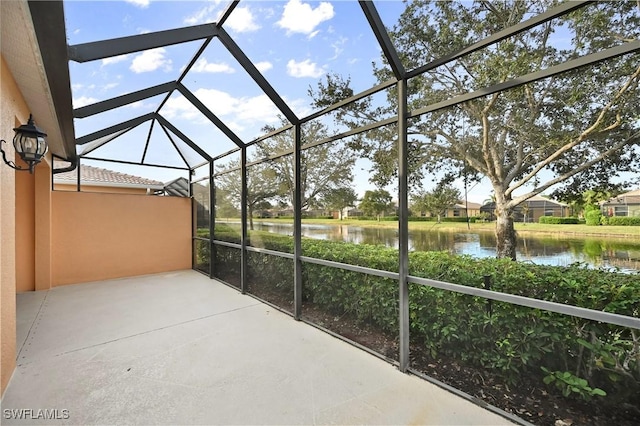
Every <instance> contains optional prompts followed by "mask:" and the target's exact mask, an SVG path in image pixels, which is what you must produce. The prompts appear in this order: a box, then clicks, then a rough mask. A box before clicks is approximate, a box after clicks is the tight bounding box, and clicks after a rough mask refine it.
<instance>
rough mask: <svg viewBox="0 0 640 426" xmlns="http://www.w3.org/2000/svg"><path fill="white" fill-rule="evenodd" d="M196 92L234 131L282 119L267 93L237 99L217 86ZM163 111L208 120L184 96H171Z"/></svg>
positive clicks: (188, 118) (192, 118)
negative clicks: (216, 87)
mask: <svg viewBox="0 0 640 426" xmlns="http://www.w3.org/2000/svg"><path fill="white" fill-rule="evenodd" d="M194 95H195V96H197V97H198V99H200V101H201V102H202V103H203V104H204V105H206V106H207V108H209V109H210V110H211V111H212V112H213V113H214V114H215V115H216V116H218V117H220V119H221V120H222V121H223V122H224V123H225V124H226V125H227V126H229V127H230V128H231V129H234V131H242V130H244V129H246V128H251V127H253V128H255V127H258V126H259V127H262V126H263V125H264V124H269V123H277V122H279V120H278V117H277V114H278V110H277V108H276V106H275V105H274V104H273V103H272V102H271V100H270V99H269V97H268V96H267V95H258V96H253V97H240V98H235V97H233V96H232V95H230V94H229V93H227V92H223V91H220V90H216V89H198V90H196V91H195V92H194ZM160 113H161V114H162V115H163V116H165V117H167V118H174V117H179V118H181V119H186V120H196V121H197V122H198V121H199V122H203V123H204V122H207V120H206V118H204V116H203V115H202V114H201V113H200V111H198V110H197V109H196V108H195V107H194V106H193V105H192V104H191V103H190V102H189V101H188V100H187V99H186V98H184V97H182V96H181V97H172V98H171V99H169V101H167V103H166V104H165V106H164V107H163V108H162V110H161V111H160ZM251 136H254V135H251Z"/></svg>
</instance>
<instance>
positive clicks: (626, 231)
mask: <svg viewBox="0 0 640 426" xmlns="http://www.w3.org/2000/svg"><path fill="white" fill-rule="evenodd" d="M254 222H276V223H277V222H281V223H291V222H293V219H291V218H285V219H276V218H269V219H254ZM302 223H309V224H311V223H313V224H322V225H353V226H365V227H377V228H397V226H398V222H389V221H381V222H378V221H376V220H354V219H343V220H339V219H303V220H302ZM469 225H470V229H471V231H478V232H494V231H495V223H494V222H489V223H471V224H469ZM515 227H516V231H517V232H518V234H520V235H525V234H544V235H564V236H575V237H582V236H588V237H603V238H631V239H634V240H640V226H608V225H607V226H587V225H548V224H541V223H516V225H515ZM409 229H424V230H439V231H450V232H462V231H466V230H467V224H466V223H460V222H443V223H436V222H409Z"/></svg>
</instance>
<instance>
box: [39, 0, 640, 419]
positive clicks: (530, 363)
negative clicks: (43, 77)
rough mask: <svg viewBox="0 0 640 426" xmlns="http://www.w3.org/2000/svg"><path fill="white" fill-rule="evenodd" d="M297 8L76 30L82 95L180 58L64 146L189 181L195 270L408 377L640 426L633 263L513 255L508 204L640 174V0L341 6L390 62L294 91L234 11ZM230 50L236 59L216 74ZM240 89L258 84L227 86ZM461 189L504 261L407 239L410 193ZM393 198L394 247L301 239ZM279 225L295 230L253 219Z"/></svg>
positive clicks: (508, 403) (91, 112)
mask: <svg viewBox="0 0 640 426" xmlns="http://www.w3.org/2000/svg"><path fill="white" fill-rule="evenodd" d="M32 3H33V5H32V6H31V7H32V9H34V8H38V7H39V8H45V7H51V6H46V5H44V4H41V5H37V4H36V3H40V2H32ZM41 3H46V2H41ZM289 3H296V4H303V5H304V3H301V2H296V1H293V2H289ZM289 3H287V4H286V5H285V3H284V2H244V1H232V2H229V3H228V4H226V5H225V6H226V7H225V8H221V9H220V10H219V12H220V13H219V14H218V15H217V17H216V18H215V20H211V21H210V22H205V23H198V24H196V25H191V26H184V27H179V28H170V29H163V30H160V31H151V32H144V33H141V34H137V33H136V32H134V31H132V33H131V34H125V35H123V36H122V37H121V38H113V39H106V40H105V39H92V40H87V41H83V42H79V43H73V42H69V46H68V59H69V71H70V74H71V84H72V88H73V89H74V91H76V90H78V89H77V88H76V87H74V76H77V75H81V74H82V73H93V72H98V71H99V68H100V67H101V66H105V64H106V63H113V62H115V61H118V60H121V59H122V58H125V57H126V55H134V54H139V55H140V54H149V55H153V54H156V55H158V54H159V52H166V51H174V52H178V53H179V54H180V55H181V56H180V57H181V58H183V59H184V64H183V65H182V66H180V64H178V63H177V61H176V63H174V64H173V71H172V73H173V74H174V76H173V77H172V78H171V79H169V80H168V81H167V80H164V81H155V80H153V79H152V78H142V77H141V76H140V75H139V74H132V75H131V76H130V77H127V76H125V77H124V79H127V78H131V79H132V81H133V79H137V80H135V81H136V84H138V85H139V88H138V89H137V90H133V91H130V92H127V93H124V94H121V95H119V96H116V97H111V98H106V99H97V98H92V99H85V102H84V104H83V105H82V106H77V103H76V107H75V109H74V110H73V117H74V123H75V134H76V137H75V145H76V148H77V152H76V156H75V157H74V156H73V155H70V156H69V158H64V159H63V160H65V161H68V162H71V163H73V164H77V165H78V166H79V167H80V174H81V173H82V165H83V164H96V163H95V162H96V161H101V162H108V164H116V163H117V164H120V165H130V166H136V167H142V166H145V167H149V168H152V169H154V170H155V169H163V170H173V171H176V172H177V173H178V175H177V176H176V178H181V180H177V181H174V182H173V183H172V185H173V186H172V188H173V190H172V192H171V193H170V194H168V195H178V196H190V197H192V199H193V268H194V269H196V270H198V271H200V272H202V273H204V274H207V275H209V276H210V277H211V278H216V279H218V280H220V281H222V282H225V283H226V284H228V285H230V286H233V287H236V288H237V289H238V290H239V291H240V292H242V293H246V294H249V295H252V296H254V297H256V298H258V299H261V300H263V301H265V302H266V303H269V304H271V305H273V306H275V307H277V308H278V309H280V310H282V311H284V312H287V313H289V314H290V315H291V316H292V317H293V318H295V319H296V320H301V321H305V322H308V323H309V324H312V325H313V326H316V327H319V328H321V329H323V330H325V331H327V332H329V333H332V334H334V335H336V336H338V337H340V338H342V339H345V340H347V341H349V342H351V343H353V344H355V345H357V346H359V347H361V348H362V349H364V350H367V351H369V352H371V353H372V354H373V355H375V356H378V357H381V358H383V359H386V360H388V361H389V362H391V363H394V364H396V365H397V366H398V368H399V369H400V370H401V371H403V372H411V373H414V374H418V375H420V376H422V377H423V378H425V379H427V380H431V381H434V382H436V383H438V384H440V385H441V386H445V387H448V388H450V389H451V390H452V391H454V392H458V393H460V394H461V395H465V397H468V398H471V399H472V400H474V401H476V402H477V401H484V403H486V404H488V405H489V406H498V407H500V408H502V409H504V410H505V411H507V412H510V413H513V414H514V415H516V416H518V417H520V418H521V419H525V420H526V421H532V422H538V421H543V422H548V421H549V420H550V419H549V418H548V417H546V416H547V413H546V411H545V410H546V406H545V403H546V404H548V403H549V402H548V401H551V403H552V404H560V403H561V404H567V406H569V407H571V408H570V410H573V411H570V412H573V413H576V414H575V416H576V417H574V419H576V421H577V422H578V423H579V422H580V421H579V420H578V419H579V418H580V415H583V416H588V415H590V416H591V417H588V419H589V420H587V421H586V422H587V423H589V422H595V423H594V424H598V423H601V424H605V423H607V422H608V421H613V422H614V423H616V424H626V423H625V422H627V423H628V424H632V423H634V422H636V421H638V419H640V398H638V395H640V318H639V316H640V276H639V275H638V274H623V273H620V272H616V271H603V270H598V269H594V268H585V267H583V266H580V265H570V266H563V267H555V266H554V267H552V266H542V265H535V264H531V263H526V262H519V261H518V260H515V261H514V260H512V258H514V257H515V248H514V247H515V241H516V240H517V236H516V235H515V232H514V228H513V219H512V215H511V213H512V212H513V211H514V209H515V208H516V207H517V206H518V205H519V204H520V203H522V202H524V201H526V200H527V199H529V198H531V197H533V196H535V195H538V194H540V193H542V192H543V191H547V192H549V191H551V190H556V191H558V194H571V193H581V192H583V191H585V190H587V189H590V188H591V187H601V186H603V185H604V184H605V183H607V182H610V181H611V179H613V178H616V177H619V176H622V177H624V176H625V174H626V176H628V174H632V175H633V173H636V175H634V176H636V177H637V169H635V167H637V165H638V163H637V160H638V158H637V156H638V145H639V143H640V142H639V140H640V136H639V135H640V133H639V132H640V121H639V117H640V103H639V102H638V99H639V96H638V95H639V92H638V82H639V81H640V54H639V51H640V4H638V3H637V2H636V1H620V2H591V1H567V2H562V1H517V2H512V1H498V2H483V1H474V2H472V1H454V2H430V1H417V0H416V1H410V2H405V3H396V2H384V1H358V2H356V1H351V2H338V3H336V4H335V5H334V6H335V8H336V10H338V8H340V11H341V13H343V14H344V16H346V17H347V18H344V19H342V20H339V21H336V22H335V24H333V25H335V26H336V28H338V26H339V25H356V23H361V24H362V25H363V28H366V30H367V31H366V34H361V40H360V41H359V43H362V46H365V44H366V43H368V44H369V45H370V46H373V45H375V51H376V54H377V55H379V57H377V58H373V59H372V61H371V62H373V63H372V66H371V69H370V74H369V75H368V76H367V78H366V79H363V78H360V77H359V76H356V75H350V74H342V73H340V72H339V71H336V70H335V69H333V68H332V66H331V63H330V62H327V64H328V65H326V66H325V67H324V68H322V70H321V72H320V73H319V74H318V75H316V77H315V80H312V84H308V81H307V83H306V84H305V85H302V86H300V85H299V83H298V82H297V81H295V82H294V80H293V78H291V79H290V80H287V79H286V78H283V79H279V78H278V79H277V84H276V83H273V82H272V80H274V81H275V79H274V77H275V76H274V75H273V72H269V71H268V69H269V67H268V66H266V65H265V64H266V62H265V61H267V60H268V59H273V60H274V61H275V58H280V57H284V56H285V55H284V53H285V52H283V51H282V50H281V49H284V48H283V47H282V46H281V45H279V44H277V43H274V44H273V45H272V46H270V49H269V51H261V52H260V51H256V49H255V48H254V47H253V46H252V44H251V43H250V42H248V41H247V40H246V39H245V38H241V37H236V36H235V35H236V34H239V32H238V31H237V30H236V28H237V27H236V26H235V25H236V24H234V25H232V23H234V19H238V18H239V17H240V15H241V14H242V15H244V14H246V13H247V11H250V10H251V8H258V7H260V8H262V9H261V11H262V12H265V9H266V8H273V9H274V10H280V9H282V8H283V7H289ZM391 3H393V4H391ZM327 5H329V6H330V4H329V3H319V4H316V3H313V4H311V5H308V7H309V10H314V8H328V7H329V6H327ZM278 8H279V9H278ZM392 8H393V13H391V12H390V10H391V9H392ZM332 10H333V9H332ZM67 15H69V13H67ZM256 16H257V15H256ZM265 16H267V14H266V13H265ZM67 19H70V18H69V17H67ZM256 19H257V20H258V21H259V18H256ZM71 29H72V27H71V25H70V23H69V22H68V23H67V32H68V34H67V37H68V39H69V40H74V37H76V36H75V35H73V34H70V33H69V32H70V30H71ZM312 39H313V36H305V37H299V38H298V39H296V40H297V41H294V39H293V38H292V39H291V40H292V43H294V42H299V43H307V42H309V43H310V40H312ZM363 48H364V47H363ZM140 52H142V53H140ZM154 52H155V53H154ZM129 58H131V56H130V57H129ZM345 60H346V59H345ZM223 63H224V64H226V65H227V66H229V67H233V68H234V70H235V72H234V73H233V74H231V73H225V72H220V73H217V74H215V79H214V80H213V83H212V82H211V81H210V80H205V79H204V78H201V77H200V74H199V73H201V72H202V71H203V70H205V69H207V67H214V66H216V65H218V66H220V64H223ZM307 64H308V63H307ZM132 67H133V65H132ZM178 68H179V69H178ZM132 69H133V68H132ZM209 69H211V68H209ZM166 74H167V73H165V74H164V75H163V76H166ZM163 78H164V77H163ZM363 81H365V82H366V81H371V82H372V84H366V85H363ZM237 87H242V88H245V87H246V88H251V90H253V93H255V96H253V97H244V98H242V100H241V101H238V100H237V99H236V100H232V99H231V98H229V97H225V96H224V94H225V92H224V90H228V91H232V89H233V88H237ZM291 87H299V90H298V93H297V97H296V98H293V97H292V96H291V95H284V94H283V92H284V91H285V89H287V90H289V89H290V88H291ZM79 93H80V92H77V93H76V94H74V98H79V97H80V94H79ZM301 99H302V101H301ZM257 102H259V103H261V104H262V105H264V108H263V109H262V110H264V111H267V112H268V113H265V114H264V115H258V114H256V115H254V116H253V117H252V118H253V119H254V121H255V123H254V125H255V126H256V129H259V131H256V132H255V135H253V136H246V135H247V132H243V127H242V125H240V124H239V121H238V120H239V118H238V116H239V115H242V114H248V113H247V111H250V110H249V109H243V108H242V106H243V103H244V104H250V103H257ZM230 103H234V104H233V105H234V108H232V109H231V110H232V111H231V112H229V110H228V109H225V106H226V107H229V104H230ZM250 115H251V114H250ZM267 115H268V117H267ZM244 118H246V117H244ZM261 120H262V121H261ZM189 122H191V123H193V124H192V125H190V124H189ZM196 127H198V128H204V129H206V131H203V132H197V131H195V130H194V129H195V128H196ZM56 167H58V166H56ZM54 173H55V170H54ZM447 179H449V180H448V182H449V183H450V182H458V183H461V182H463V181H464V183H465V185H467V183H469V182H474V179H475V180H483V181H484V182H485V184H486V185H487V187H488V188H490V189H491V190H492V192H493V196H494V200H493V202H494V203H495V205H496V215H497V222H496V234H497V239H498V243H497V244H498V247H497V253H498V255H499V256H498V257H499V258H497V259H475V258H472V257H468V256H456V255H452V254H449V253H446V252H440V251H437V252H436V251H427V252H424V251H416V250H413V248H412V247H410V245H409V237H408V230H409V222H410V220H412V219H413V216H414V212H413V210H412V209H411V208H410V207H411V206H410V201H411V200H412V199H413V198H412V197H413V196H414V195H415V194H419V193H421V192H424V188H425V185H426V183H425V182H427V183H429V182H435V181H437V182H445V183H443V184H446V182H447ZM167 180H168V179H167ZM180 182H182V186H181V183H180ZM469 185H471V183H469ZM465 188H466V186H465ZM365 189H366V190H367V191H364V190H365ZM385 191H386V194H388V195H390V197H389V198H390V199H386V201H385V200H380V199H378V200H377V201H375V200H374V204H375V202H377V203H378V204H382V207H380V208H379V209H377V210H376V209H374V211H375V212H376V213H377V214H378V215H380V216H384V217H383V218H382V219H380V220H381V222H380V223H381V224H385V225H386V226H391V227H395V228H396V229H397V239H398V243H397V247H384V246H381V245H375V244H367V243H366V241H364V242H363V243H362V244H351V243H342V242H332V241H328V240H322V239H310V238H305V237H303V236H302V232H301V230H302V226H303V221H304V220H305V219H306V218H307V217H311V216H313V217H316V218H325V219H326V220H327V221H330V220H333V221H338V222H339V219H338V218H337V217H338V216H335V218H334V219H327V217H334V214H333V213H334V212H336V211H342V210H346V209H347V208H355V207H356V206H357V205H358V203H359V202H360V201H359V200H362V198H363V197H364V195H363V193H368V194H369V196H370V197H371V198H375V197H374V196H375V195H376V194H377V195H384V192H385ZM344 194H347V196H346V200H345V196H344ZM349 194H352V197H351V198H349V196H348V195H349ZM353 194H355V196H354V195H353ZM379 198H380V197H379ZM382 198H384V197H382ZM389 218H391V219H393V220H391V221H385V220H383V219H389ZM265 220H267V221H268V220H277V221H278V223H280V224H283V225H284V226H288V227H289V229H290V232H288V233H286V234H274V233H269V232H267V231H264V230H260V229H259V227H257V226H255V224H254V222H257V221H265ZM159 232H161V230H159ZM518 389H526V392H528V395H527V396H525V397H518V396H515V395H517V392H518ZM527 397H528V398H529V401H530V402H529V403H526V404H529V405H528V406H527V405H526V404H525V403H522V401H524V400H525V399H526V398H527ZM518 398H520V399H521V401H520V400H519V401H517V402H514V401H516V400H518ZM545 401H547V402H545ZM560 401H561V402H560ZM519 403H522V404H525V406H527V408H526V409H521V408H517V409H516V408H514V407H521V406H522V405H517V404H519ZM513 404H516V405H513ZM579 413H582V414H579ZM541 419H542V420H541ZM612 419H616V420H612Z"/></svg>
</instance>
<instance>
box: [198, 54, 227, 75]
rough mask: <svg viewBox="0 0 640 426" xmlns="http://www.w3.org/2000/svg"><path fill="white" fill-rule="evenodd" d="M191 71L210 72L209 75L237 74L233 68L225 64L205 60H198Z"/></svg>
mask: <svg viewBox="0 0 640 426" xmlns="http://www.w3.org/2000/svg"><path fill="white" fill-rule="evenodd" d="M191 70H192V71H193V72H208V73H219V72H223V73H227V74H232V73H234V72H235V70H234V69H233V68H232V67H231V66H229V65H228V64H226V63H224V62H220V63H214V62H207V60H206V59H205V58H202V59H200V60H198V61H197V62H196V63H195V64H194V65H193V68H191Z"/></svg>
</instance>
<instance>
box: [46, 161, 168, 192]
mask: <svg viewBox="0 0 640 426" xmlns="http://www.w3.org/2000/svg"><path fill="white" fill-rule="evenodd" d="M80 167H81V170H80V179H81V183H83V184H85V185H87V184H91V183H94V184H97V185H101V186H109V185H110V184H111V185H113V186H136V187H139V186H155V187H158V186H159V187H164V183H162V182H160V181H157V180H153V179H146V178H143V177H140V176H134V175H129V174H126V173H120V172H116V171H113V170H108V169H103V168H100V167H93V166H85V165H81V166H80ZM77 181H78V169H77V168H76V169H75V170H72V171H70V172H64V173H59V174H56V175H54V182H55V183H62V184H64V183H69V184H75V183H76V182H77Z"/></svg>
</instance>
